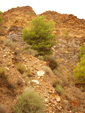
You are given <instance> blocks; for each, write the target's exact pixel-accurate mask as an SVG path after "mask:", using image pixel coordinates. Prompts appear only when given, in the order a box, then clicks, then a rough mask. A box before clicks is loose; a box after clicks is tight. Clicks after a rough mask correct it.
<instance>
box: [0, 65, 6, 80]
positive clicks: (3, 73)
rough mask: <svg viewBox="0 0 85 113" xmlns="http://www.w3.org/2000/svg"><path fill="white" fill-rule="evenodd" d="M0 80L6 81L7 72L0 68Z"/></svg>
mask: <svg viewBox="0 0 85 113" xmlns="http://www.w3.org/2000/svg"><path fill="white" fill-rule="evenodd" d="M0 78H1V79H3V80H6V79H7V71H6V69H5V68H4V67H0Z"/></svg>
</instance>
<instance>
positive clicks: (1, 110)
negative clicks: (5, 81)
mask: <svg viewBox="0 0 85 113" xmlns="http://www.w3.org/2000/svg"><path fill="white" fill-rule="evenodd" d="M0 113H6V108H5V107H4V106H3V105H0Z"/></svg>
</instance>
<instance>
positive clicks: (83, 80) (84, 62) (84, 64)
mask: <svg viewBox="0 0 85 113" xmlns="http://www.w3.org/2000/svg"><path fill="white" fill-rule="evenodd" d="M74 82H75V84H77V85H79V86H81V87H83V88H85V54H84V55H83V57H82V58H81V59H80V62H79V63H78V64H77V66H76V67H75V69H74Z"/></svg>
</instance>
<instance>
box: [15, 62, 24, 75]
mask: <svg viewBox="0 0 85 113" xmlns="http://www.w3.org/2000/svg"><path fill="white" fill-rule="evenodd" d="M17 70H18V71H19V72H20V73H21V74H23V73H24V72H25V71H26V67H25V65H24V64H23V63H21V62H19V63H17Z"/></svg>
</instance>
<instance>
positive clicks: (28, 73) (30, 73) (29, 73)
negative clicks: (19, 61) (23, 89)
mask: <svg viewBox="0 0 85 113" xmlns="http://www.w3.org/2000/svg"><path fill="white" fill-rule="evenodd" d="M25 76H28V77H32V76H33V74H32V72H31V70H30V69H29V68H28V69H26V73H25Z"/></svg>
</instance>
